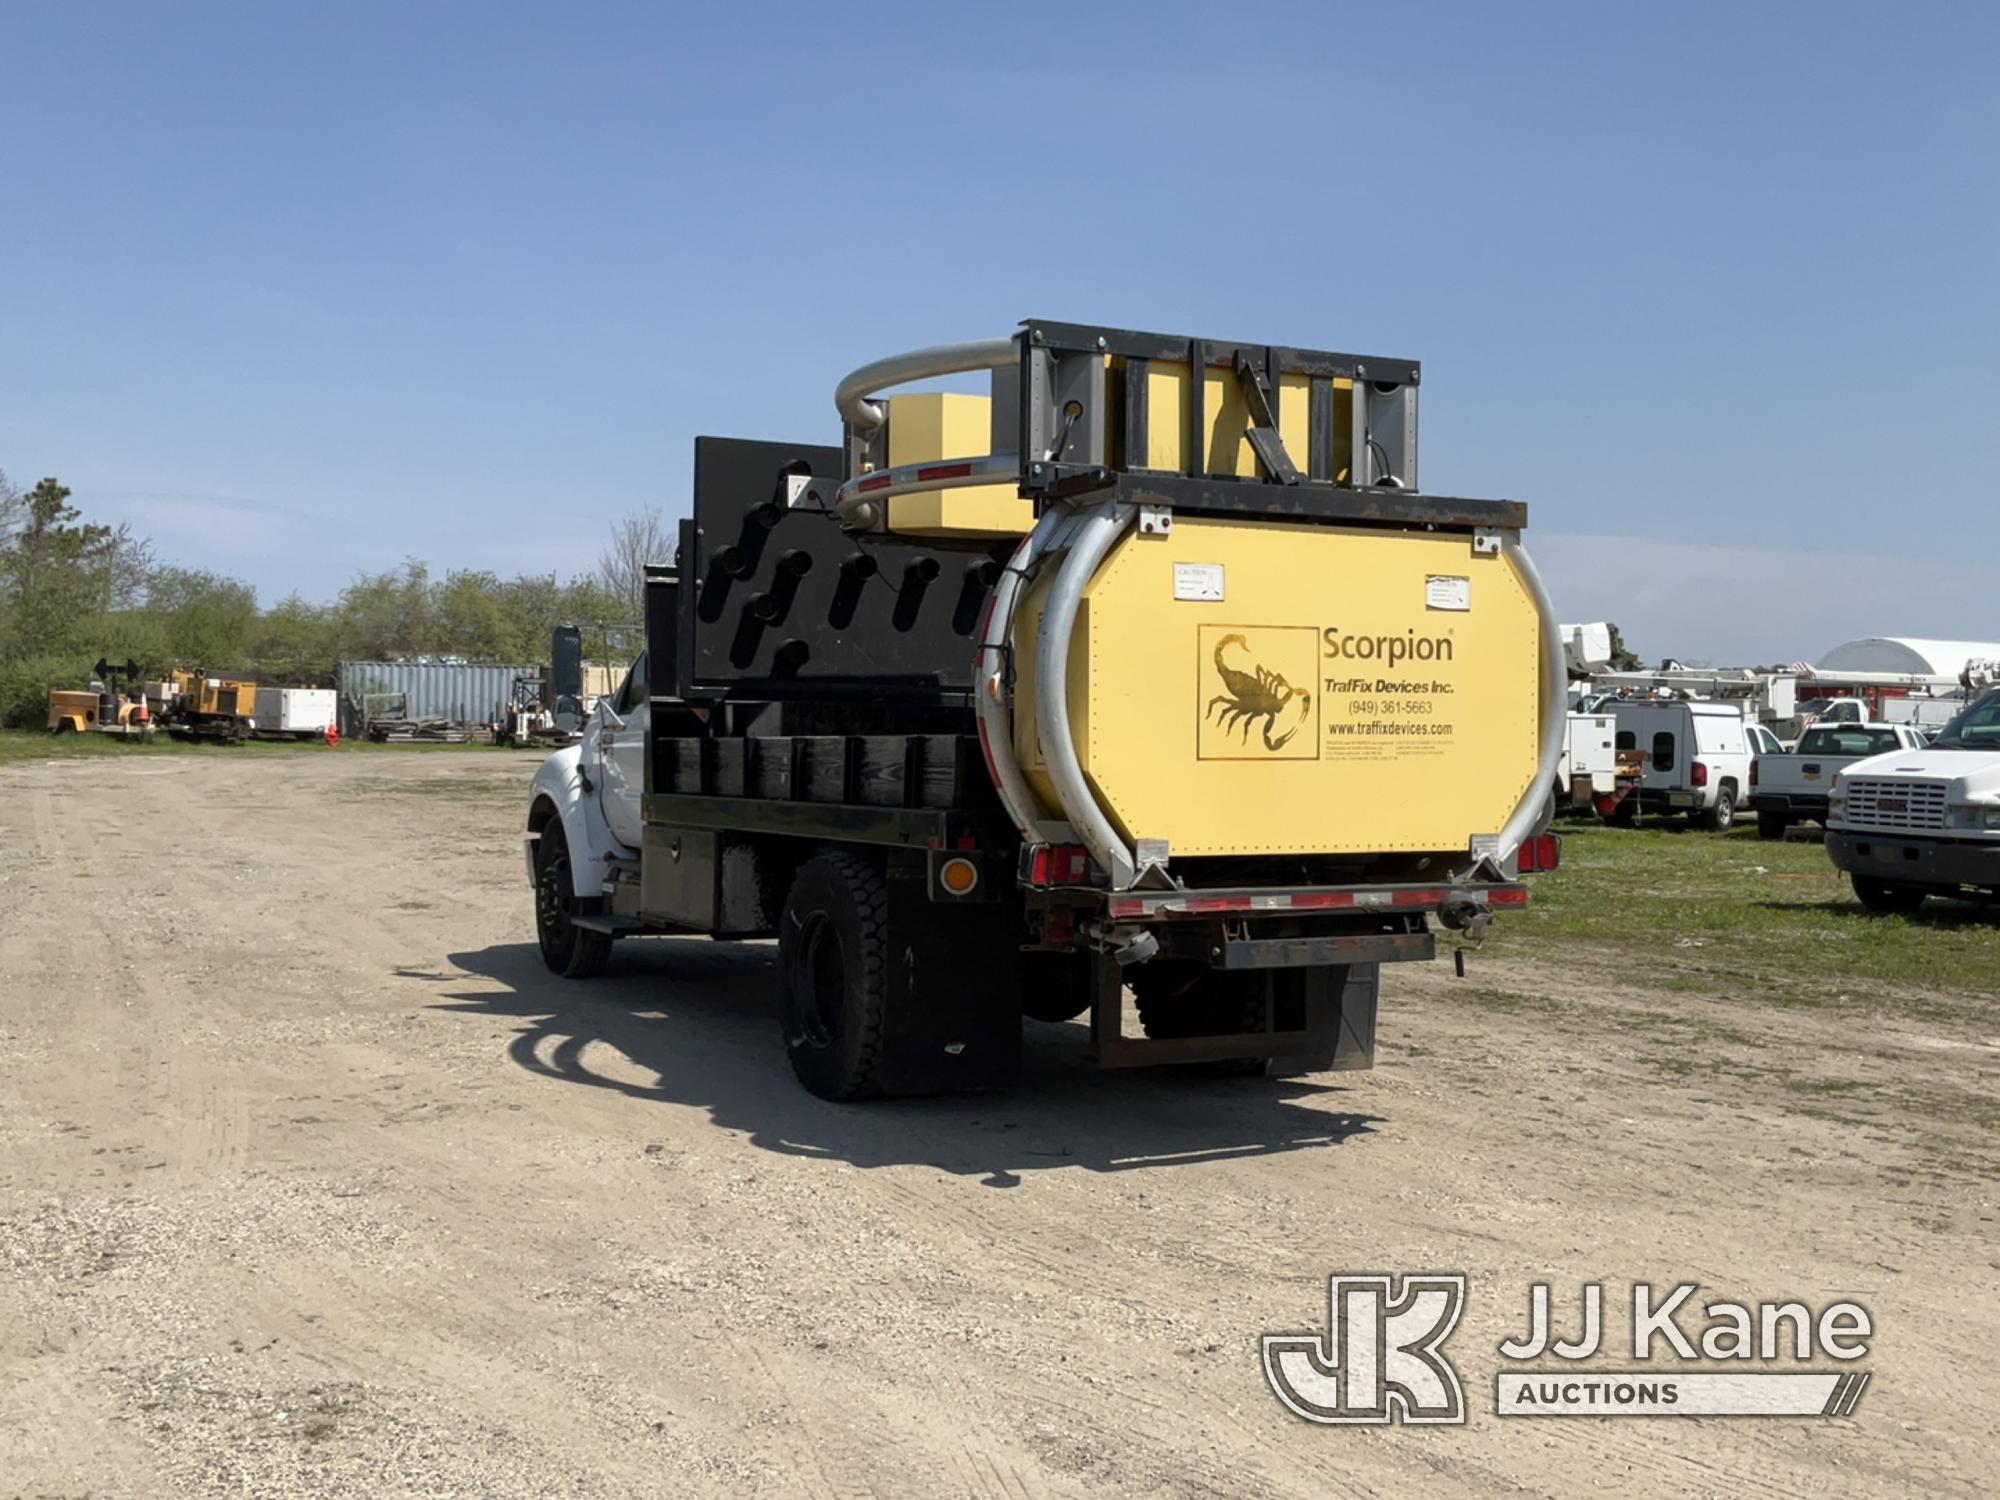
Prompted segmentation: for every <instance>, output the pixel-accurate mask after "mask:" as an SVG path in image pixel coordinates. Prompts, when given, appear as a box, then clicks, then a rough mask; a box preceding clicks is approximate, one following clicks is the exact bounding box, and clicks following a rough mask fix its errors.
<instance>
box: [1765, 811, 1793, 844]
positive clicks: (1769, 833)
mask: <svg viewBox="0 0 2000 1500" xmlns="http://www.w3.org/2000/svg"><path fill="white" fill-rule="evenodd" d="M1791 826H1792V820H1791V819H1790V818H1788V817H1786V816H1785V815H1784V814H1783V813H1781V812H1772V811H1771V810H1770V809H1768V808H1761V807H1760V808H1759V809H1758V810H1757V837H1758V838H1760V839H1781V838H1783V837H1784V836H1785V830H1786V829H1788V828H1790V827H1791Z"/></svg>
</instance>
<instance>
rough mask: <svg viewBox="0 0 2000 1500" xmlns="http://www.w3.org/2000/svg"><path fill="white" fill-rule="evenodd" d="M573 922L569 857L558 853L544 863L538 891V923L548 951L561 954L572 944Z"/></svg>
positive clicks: (536, 895) (563, 853) (536, 903)
mask: <svg viewBox="0 0 2000 1500" xmlns="http://www.w3.org/2000/svg"><path fill="white" fill-rule="evenodd" d="M569 919H570V911H569V855H568V854H567V853H566V852H564V851H562V850H557V851H556V852H554V853H552V854H550V855H549V857H548V859H547V860H546V861H545V862H544V863H543V865H542V879H541V883H540V884H539V885H538V886H537V887H536V888H535V922H536V926H537V929H538V930H539V931H540V933H541V939H542V946H543V947H544V948H547V949H549V950H550V951H551V952H556V951H560V950H561V949H562V947H563V945H564V944H566V943H567V942H568V941H569V932H570V920H569Z"/></svg>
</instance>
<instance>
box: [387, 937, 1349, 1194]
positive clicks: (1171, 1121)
mask: <svg viewBox="0 0 2000 1500" xmlns="http://www.w3.org/2000/svg"><path fill="white" fill-rule="evenodd" d="M775 953H776V949H775V947H774V946H773V945H771V944H752V943H717V942H711V941H708V940H706V939H698V938H691V939H672V938H668V939H655V940H649V941H648V942H646V943H643V944H637V943H635V944H629V945H623V946H621V948H620V951H619V952H618V954H617V956H616V957H615V958H614V959H613V961H612V968H611V970H610V972H608V973H606V974H605V975H604V976H603V977H601V978H598V979H593V980H590V981H588V982H581V983H579V982H576V981H572V980H564V979H559V978H557V977H556V976H555V975H553V974H551V973H549V971H548V970H547V969H546V968H544V967H543V966H542V962H541V958H540V955H539V954H538V953H537V952H536V950H535V947H534V945H533V944H531V943H506V944H499V945H496V946H494V947H491V948H485V949H481V950H479V951H476V952H469V953H454V954H452V955H451V963H452V964H453V965H455V966H456V967H457V968H458V969H459V970H460V971H462V973H460V974H451V973H420V972H417V971H404V977H406V978H417V979H424V980H427V981H430V982H433V983H436V984H439V985H440V986H443V985H450V984H452V983H454V982H460V981H462V978H463V975H466V974H470V975H476V976H478V977H479V978H480V979H482V980H486V981H490V983H491V985H494V986H498V987H497V988H494V987H490V986H481V987H479V988H476V989H460V990H455V991H449V992H447V993H446V994H445V995H444V996H442V997H440V999H439V1001H438V1003H437V1008H438V1009H440V1010H446V1011H459V1012H466V1013H470V1014H474V1015H478V1016H484V1017H494V1016H503V1017H510V1018H513V1019H515V1020H518V1021H520V1022H521V1023H522V1025H521V1027H520V1030H519V1032H518V1034H517V1035H516V1036H515V1037H514V1039H513V1040H512V1041H511V1042H510V1043H509V1044H508V1046H507V1054H508V1056H509V1057H510V1058H512V1060H513V1061H514V1062H515V1063H516V1064H517V1065H519V1066H520V1067H522V1068H524V1069H526V1070H527V1071H528V1072H530V1073H533V1074H536V1075H538V1076H540V1077H543V1078H549V1079H556V1080H560V1081H562V1082H565V1083H573V1084H582V1085H585V1086H587V1087H591V1088H599V1089H610V1090H615V1091H617V1092H619V1093H622V1094H625V1095H627V1096H630V1097H632V1098H636V1099H650V1100H657V1101H660V1102H662V1103H674V1104H688V1105H695V1106H699V1107H701V1108H705V1109H707V1110H708V1111H709V1113H710V1116H711V1118H712V1119H713V1121H714V1123H715V1124H717V1125H719V1126H721V1127H723V1128H725V1129H731V1130H740V1131H742V1132H744V1133H745V1134H747V1135H748V1136H749V1138H750V1140H751V1141H752V1143H753V1144H755V1145H757V1146H760V1147H762V1148H764V1149H765V1150H767V1151H776V1152H781V1153H784V1154H786V1155H791V1156H808V1157H826V1158H828V1159H830V1160H838V1161H845V1162H849V1163H852V1164H853V1165H855V1166H858V1167H881V1166H894V1165H924V1166H931V1167H936V1168H938V1169H939V1170H941V1171H945V1172H951V1173H954V1174H959V1175H966V1176H977V1177H980V1178H982V1179H983V1180H984V1181H985V1182H986V1184H987V1185H988V1186H991V1187H1014V1186H1018V1185H1019V1184H1020V1182H1021V1181H1022V1174H1023V1173H1025V1172H1032V1171H1042V1170H1047V1169H1049V1168H1055V1167H1082V1168H1084V1169H1086V1170H1089V1171H1095V1172H1129V1171H1139V1170H1148V1169H1158V1168H1163V1167H1173V1166H1180V1165H1187V1164H1191V1163H1196V1162H1213V1161H1217V1160H1230V1159H1237V1158H1244V1157H1257V1156H1270V1155H1275V1154H1278V1153H1281V1152H1291V1151H1308V1150H1316V1149H1324V1148H1326V1147H1329V1146H1336V1145H1339V1144H1340V1143H1341V1142H1343V1141H1346V1140H1348V1139H1349V1138H1350V1137H1352V1136H1355V1135H1357V1134H1361V1133H1364V1132H1369V1131H1372V1130H1373V1129H1374V1127H1375V1126H1377V1125H1379V1124H1381V1123H1383V1122H1382V1120H1381V1119H1380V1118H1379V1117H1377V1116H1374V1115H1364V1114H1354V1113H1349V1112H1344V1111H1341V1110H1338V1109H1329V1108H1328V1107H1327V1106H1328V1105H1329V1104H1331V1103H1334V1102H1335V1101H1337V1100H1338V1098H1339V1096H1340V1095H1341V1094H1342V1093H1343V1092H1344V1091H1343V1090H1342V1089H1340V1088H1338V1087H1332V1086H1329V1085H1327V1084H1325V1083H1319V1082H1313V1081H1310V1080H1306V1079H1222V1078H1207V1077H1198V1076H1190V1075H1189V1074H1188V1073H1187V1072H1185V1071H1182V1070H1175V1069H1167V1068H1141V1069H1133V1070H1125V1071H1099V1070H1098V1069H1097V1068H1096V1067H1095V1066H1094V1065H1093V1064H1092V1063H1091V1061H1090V1055H1089V1033H1088V1031H1087V1029H1086V1028H1085V1027H1084V1026H1082V1025H1080V1024H1070V1025H1062V1026H1050V1025H1043V1024H1041V1023H1038V1022H1032V1021H1031V1022H1027V1023H1026V1030H1025V1034H1024V1039H1023V1068H1022V1079H1021V1082H1020V1083H1019V1084H1018V1085H1016V1086H1015V1087H1014V1088H1012V1089H1007V1090H1004V1091H996V1092H992V1093H974V1094H955V1095H948V1096H943V1097H938V1098H918V1099H885V1100H877V1101H874V1102H871V1103H867V1104H859V1105H854V1104H829V1103H827V1102H825V1101H824V1100H820V1099H816V1098H814V1097H812V1096H811V1095H809V1094H807V1093H806V1092H805V1091H804V1090H803V1089H801V1088H800V1087H799V1085H798V1083H797V1081H796V1080H795V1079H794V1078H793V1077H792V1070H791V1067H790V1065H789V1064H788V1063H787V1062H786V1061H785V1056H784V1048H783V1046H782V1044H781V1043H780V1041H779V1039H778V1023H777V1015H776V999H775V995H774V993H773V989H774V981H773V978H772V973H771V970H772V964H773V959H774V956H775ZM597 1047H605V1048H609V1049H611V1051H612V1052H613V1053H614V1054H616V1057H617V1058H618V1059H622V1062H619V1061H616V1060H615V1059H613V1058H604V1059H602V1060H601V1062H600V1064H599V1065H598V1066H593V1062H592V1053H593V1049H594V1048H597ZM648 1074H650V1075H652V1078H653V1081H652V1082H645V1081H642V1080H643V1078H644V1075H648Z"/></svg>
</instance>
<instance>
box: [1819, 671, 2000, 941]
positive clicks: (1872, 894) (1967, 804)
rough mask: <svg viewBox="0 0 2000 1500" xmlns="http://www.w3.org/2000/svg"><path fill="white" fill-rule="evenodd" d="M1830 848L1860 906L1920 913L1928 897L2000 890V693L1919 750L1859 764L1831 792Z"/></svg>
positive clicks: (1982, 701)
mask: <svg viewBox="0 0 2000 1500" xmlns="http://www.w3.org/2000/svg"><path fill="white" fill-rule="evenodd" d="M1826 827H1827V832H1826V852H1827V855H1828V857H1829V858H1831V859H1832V861H1833V862H1834V864H1835V865H1837V866H1838V867H1839V868H1840V869H1842V870H1845V871H1846V872H1847V873H1848V875H1849V876H1850V877H1851V878H1852V879H1853V882H1854V894H1855V896H1856V897H1857V898H1858V899H1859V900H1860V901H1861V903H1862V905H1864V906H1866V907H1868V908H1869V910H1871V911H1877V912H1913V911H1915V910H1916V909H1917V908H1918V907H1919V906H1921V905H1922V904H1923V902H1924V900H1925V898H1926V897H1929V896H1955V895H1962V894H1967V893H1974V894H1978V895H1981V896H1984V897H1988V898H1991V897H1994V896H2000V689H1996V690H1993V691H1989V692H1987V693H1985V694H1983V695H1981V696H1980V697H1978V698H1976V699H1975V700H1973V702H1971V703H1970V704H1968V705H1967V706H1966V708H1965V709H1964V710H1963V711H1962V712H1960V713H1959V714H1958V716H1957V717H1956V718H1954V719H1952V720H1951V722H1950V723H1948V724H1946V725H1945V727H1944V729H1943V730H1942V731H1940V732H1939V734H1938V735H1937V737H1936V738H1935V739H1933V740H1931V741H1930V743H1929V744H1927V745H1924V746H1922V747H1921V748H1915V747H1912V748H1907V749H1897V750H1893V751H1891V752H1889V753H1888V754H1886V755H1877V756H1874V757H1872V758H1870V759H1867V760H1862V761H1859V762H1856V763H1855V764H1852V765H1850V766H1848V767H1847V768H1846V770H1844V771H1842V772H1841V773H1840V775H1839V777H1838V781H1837V784H1836V785H1835V786H1834V787H1833V789H1832V791H1831V793H1830V796H1829V809H1828V814H1827V825H1826Z"/></svg>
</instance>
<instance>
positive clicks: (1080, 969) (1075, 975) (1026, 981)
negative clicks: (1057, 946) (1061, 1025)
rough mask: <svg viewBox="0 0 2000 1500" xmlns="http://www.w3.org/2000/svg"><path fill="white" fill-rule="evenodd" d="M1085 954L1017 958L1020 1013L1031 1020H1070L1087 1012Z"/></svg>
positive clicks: (1088, 999) (1052, 1021) (1088, 961)
mask: <svg viewBox="0 0 2000 1500" xmlns="http://www.w3.org/2000/svg"><path fill="white" fill-rule="evenodd" d="M1090 1001H1091V992H1090V955H1089V954H1088V953H1024V954H1022V955H1021V1014H1022V1015H1024V1016H1026V1017H1027V1018H1028V1019H1029V1020H1031V1021H1047V1022H1050V1023H1058V1022H1062V1021H1074V1020H1075V1019H1076V1018H1077V1017H1078V1016H1080V1015H1082V1014H1083V1013H1084V1012H1085V1011H1087V1010H1089V1009H1090Z"/></svg>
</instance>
